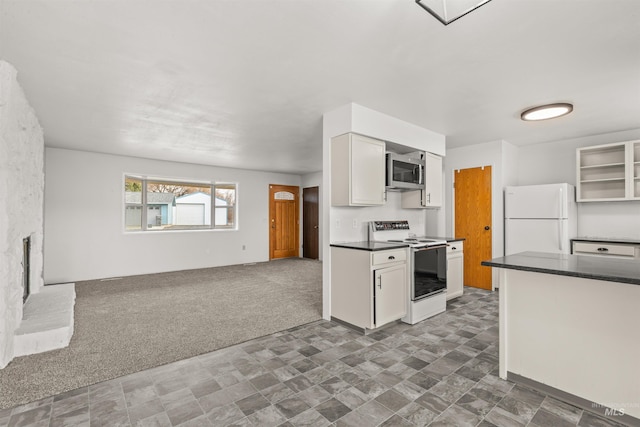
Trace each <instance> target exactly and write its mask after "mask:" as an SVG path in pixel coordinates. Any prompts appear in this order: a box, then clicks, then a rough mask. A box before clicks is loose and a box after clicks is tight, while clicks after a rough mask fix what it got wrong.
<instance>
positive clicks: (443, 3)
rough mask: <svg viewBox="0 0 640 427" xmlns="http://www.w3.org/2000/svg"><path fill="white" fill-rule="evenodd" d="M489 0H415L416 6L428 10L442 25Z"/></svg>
mask: <svg viewBox="0 0 640 427" xmlns="http://www.w3.org/2000/svg"><path fill="white" fill-rule="evenodd" d="M490 1H491V0H416V3H418V6H420V7H422V8H423V9H424V10H426V11H427V12H429V13H430V14H431V15H433V17H434V18H436V19H437V20H438V21H440V22H442V23H443V24H444V25H449V24H451V23H452V22H453V21H455V20H457V19H460V18H462V17H463V16H464V15H466V14H467V13H469V12H472V11H474V10H476V9H477V8H479V7H480V6H482V5H483V4H485V3H489V2H490Z"/></svg>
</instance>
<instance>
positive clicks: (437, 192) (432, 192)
mask: <svg viewBox="0 0 640 427" xmlns="http://www.w3.org/2000/svg"><path fill="white" fill-rule="evenodd" d="M424 171H425V179H424V184H425V189H424V206H426V207H440V206H442V157H440V156H436V155H435V154H431V153H427V154H426V156H425V168H424Z"/></svg>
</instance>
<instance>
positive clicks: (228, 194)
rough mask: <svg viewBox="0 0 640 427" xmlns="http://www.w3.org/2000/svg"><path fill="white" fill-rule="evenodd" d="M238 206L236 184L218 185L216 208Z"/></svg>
mask: <svg viewBox="0 0 640 427" xmlns="http://www.w3.org/2000/svg"><path fill="white" fill-rule="evenodd" d="M235 204H236V186H235V184H224V185H220V184H217V185H216V206H234V205H235Z"/></svg>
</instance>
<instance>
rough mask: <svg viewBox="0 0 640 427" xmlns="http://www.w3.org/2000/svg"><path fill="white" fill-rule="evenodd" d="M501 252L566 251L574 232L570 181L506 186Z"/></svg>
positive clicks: (576, 230) (574, 207)
mask: <svg viewBox="0 0 640 427" xmlns="http://www.w3.org/2000/svg"><path fill="white" fill-rule="evenodd" d="M504 232H505V247H504V252H505V255H512V254H516V253H518V252H525V251H535V252H552V253H566V254H568V253H570V252H571V248H570V239H572V238H574V237H576V236H577V233H578V224H577V207H576V191H575V187H574V186H573V185H571V184H566V183H563V184H544V185H526V186H519V187H506V188H505V190H504Z"/></svg>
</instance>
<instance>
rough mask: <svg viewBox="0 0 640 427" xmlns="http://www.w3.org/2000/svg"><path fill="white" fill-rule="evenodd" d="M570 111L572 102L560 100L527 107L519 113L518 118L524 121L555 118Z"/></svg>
mask: <svg viewBox="0 0 640 427" xmlns="http://www.w3.org/2000/svg"><path fill="white" fill-rule="evenodd" d="M572 111H573V105H572V104H569V103H566V102H560V103H556V104H547V105H540V106H538V107H532V108H528V109H526V110H524V111H523V112H522V113H521V114H520V118H521V119H522V120H524V121H536V120H547V119H555V118H556V117H562V116H566V115H567V114H569V113H570V112H572Z"/></svg>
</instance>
